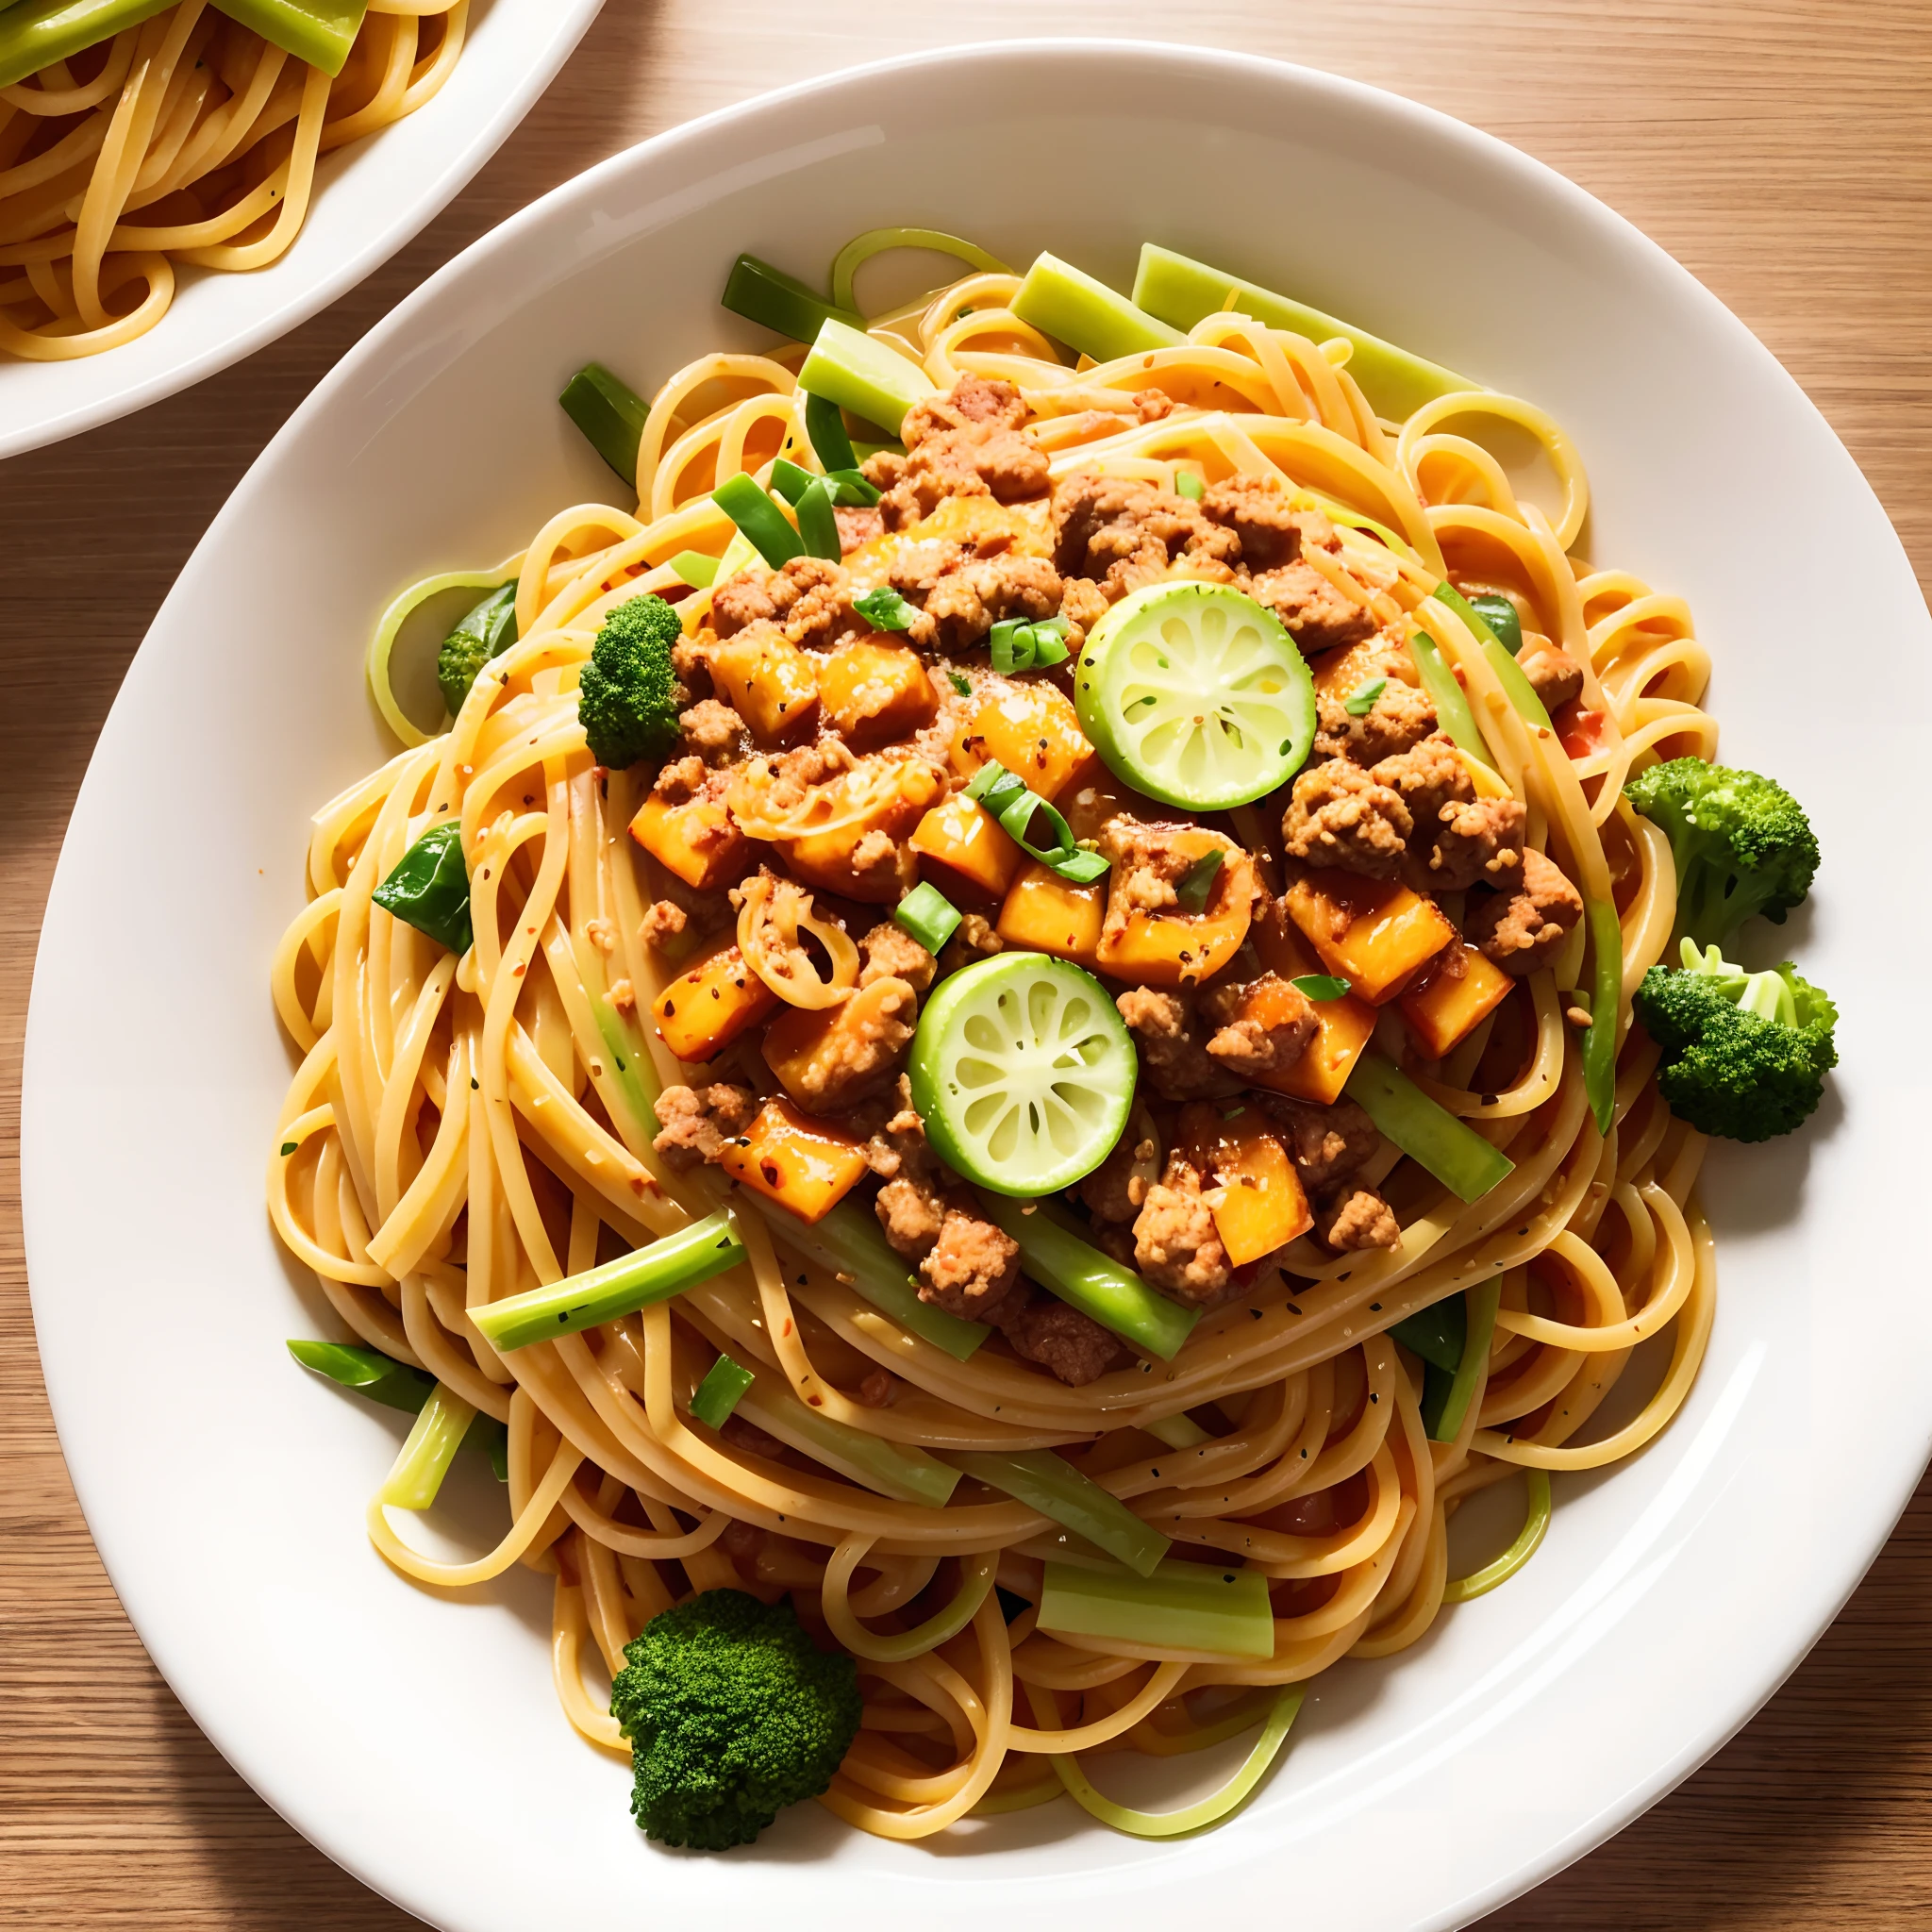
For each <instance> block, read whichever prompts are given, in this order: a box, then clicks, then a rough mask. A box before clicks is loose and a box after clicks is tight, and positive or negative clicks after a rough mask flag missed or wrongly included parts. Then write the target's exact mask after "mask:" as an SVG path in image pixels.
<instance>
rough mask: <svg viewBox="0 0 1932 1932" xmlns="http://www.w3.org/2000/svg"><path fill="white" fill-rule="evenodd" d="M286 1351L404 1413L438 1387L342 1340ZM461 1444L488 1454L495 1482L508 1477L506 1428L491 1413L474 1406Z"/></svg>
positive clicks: (294, 1344)
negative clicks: (473, 1415)
mask: <svg viewBox="0 0 1932 1932" xmlns="http://www.w3.org/2000/svg"><path fill="white" fill-rule="evenodd" d="M289 1353H290V1354H291V1356H293V1357H295V1359H296V1360H297V1361H298V1362H300V1363H301V1364H302V1366H303V1367H304V1368H305V1369H313V1370H314V1371H315V1373H316V1374H318V1375H326V1376H327V1377H328V1378H329V1380H330V1381H331V1382H336V1383H340V1384H341V1387H342V1388H344V1389H353V1390H354V1391H356V1393H357V1394H358V1395H363V1396H367V1397H368V1399H369V1400H370V1401H371V1402H379V1403H381V1404H382V1405H383V1407H385V1408H399V1409H401V1410H402V1411H403V1412H404V1413H405V1414H406V1415H417V1414H420V1413H421V1411H422V1407H423V1405H424V1404H425V1402H427V1401H428V1400H429V1397H430V1394H431V1392H432V1391H434V1390H435V1388H436V1378H435V1377H434V1376H433V1375H425V1374H424V1373H423V1371H422V1370H421V1369H412V1368H411V1367H410V1366H409V1365H408V1362H399V1361H397V1360H396V1359H395V1357H393V1356H387V1355H384V1354H382V1353H381V1352H380V1351H379V1350H377V1349H374V1348H358V1347H356V1346H355V1345H353V1344H352V1343H349V1342H342V1341H291V1342H290V1343H289ZM463 1447H464V1448H465V1449H475V1450H478V1451H480V1452H481V1453H482V1454H483V1455H485V1456H487V1457H489V1458H490V1466H491V1469H493V1470H494V1471H495V1472H496V1479H497V1481H498V1482H508V1480H509V1463H508V1456H509V1431H508V1429H506V1428H505V1427H504V1425H503V1424H501V1423H500V1422H498V1421H497V1420H496V1418H495V1417H494V1416H493V1415H485V1414H484V1413H483V1412H482V1410H481V1409H478V1410H477V1411H476V1420H475V1422H473V1423H472V1424H470V1429H469V1433H468V1434H467V1435H466V1436H465V1437H464V1438H463Z"/></svg>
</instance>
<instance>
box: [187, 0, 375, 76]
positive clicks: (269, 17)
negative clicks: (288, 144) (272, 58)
mask: <svg viewBox="0 0 1932 1932" xmlns="http://www.w3.org/2000/svg"><path fill="white" fill-rule="evenodd" d="M221 10H222V11H223V12H224V13H225V14H227V15H228V16H229V18H230V19H232V20H239V21H240V22H241V23H242V25H243V26H252V27H253V28H254V29H255V31H256V32H257V33H258V34H259V35H260V36H261V37H262V39H263V40H265V41H272V42H274V43H275V45H276V46H277V47H280V48H283V49H284V50H285V51H286V52H288V53H291V54H292V55H294V57H295V58H296V59H298V60H306V61H308V64H309V66H311V67H319V68H321V69H322V71H323V72H324V73H325V74H326V75H331V76H333V75H338V74H340V73H341V71H342V65H343V63H344V62H345V61H346V60H347V59H348V58H349V49H350V48H351V47H353V46H354V45H355V44H356V36H357V34H358V32H359V31H360V29H361V25H362V16H363V15H364V14H365V13H367V12H368V11H369V0H221Z"/></svg>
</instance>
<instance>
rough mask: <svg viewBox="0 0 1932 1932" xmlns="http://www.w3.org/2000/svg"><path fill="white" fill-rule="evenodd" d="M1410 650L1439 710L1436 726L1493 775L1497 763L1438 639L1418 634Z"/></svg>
mask: <svg viewBox="0 0 1932 1932" xmlns="http://www.w3.org/2000/svg"><path fill="white" fill-rule="evenodd" d="M1408 649H1409V655H1410V656H1411V657H1412V658H1414V659H1415V663H1416V669H1417V670H1418V671H1420V672H1421V673H1422V675H1423V689H1424V691H1427V692H1428V694H1429V701H1430V703H1431V704H1433V705H1434V706H1435V708H1436V723H1437V724H1440V725H1441V727H1442V729H1443V730H1444V731H1446V732H1447V733H1448V734H1449V736H1450V738H1451V739H1453V740H1454V741H1455V742H1456V743H1457V744H1458V745H1460V746H1461V748H1462V749H1463V750H1464V751H1466V752H1467V753H1468V754H1469V755H1470V757H1471V758H1480V759H1481V760H1482V761H1483V763H1484V764H1486V765H1488V766H1489V768H1490V769H1491V771H1494V770H1495V768H1496V761H1495V759H1494V758H1491V756H1490V747H1489V744H1488V742H1487V741H1485V740H1484V738H1483V734H1482V732H1481V730H1480V729H1479V728H1478V727H1477V724H1476V722H1475V712H1474V709H1472V708H1471V706H1470V702H1469V698H1468V695H1467V693H1466V692H1465V691H1463V689H1462V686H1461V685H1460V684H1458V683H1457V678H1456V674H1455V672H1453V671H1452V670H1450V668H1449V666H1448V663H1447V661H1446V660H1445V659H1444V658H1443V656H1442V653H1441V649H1440V648H1439V647H1438V645H1437V643H1436V641H1435V639H1434V638H1432V637H1429V636H1427V635H1425V634H1424V632H1422V631H1417V632H1416V634H1415V635H1414V636H1413V637H1412V638H1410V639H1409V641H1408Z"/></svg>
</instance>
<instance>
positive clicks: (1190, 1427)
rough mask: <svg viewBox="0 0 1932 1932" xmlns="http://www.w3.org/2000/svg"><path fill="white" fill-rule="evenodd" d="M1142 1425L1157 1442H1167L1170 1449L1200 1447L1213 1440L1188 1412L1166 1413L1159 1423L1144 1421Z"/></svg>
mask: <svg viewBox="0 0 1932 1932" xmlns="http://www.w3.org/2000/svg"><path fill="white" fill-rule="evenodd" d="M1141 1427H1142V1428H1143V1429H1145V1430H1146V1431H1147V1433H1148V1434H1149V1435H1150V1436H1152V1437H1153V1438H1154V1440H1155V1441H1157V1442H1165V1443H1166V1444H1167V1446H1168V1447H1169V1448H1170V1449H1198V1448H1199V1447H1200V1446H1201V1444H1202V1443H1203V1442H1206V1441H1210V1440H1211V1439H1210V1438H1209V1436H1208V1431H1207V1430H1206V1429H1204V1428H1203V1427H1202V1426H1201V1424H1199V1423H1197V1422H1196V1421H1195V1420H1194V1419H1193V1417H1192V1416H1191V1415H1187V1414H1181V1415H1164V1416H1162V1417H1161V1419H1160V1420H1159V1421H1158V1423H1142V1424H1141Z"/></svg>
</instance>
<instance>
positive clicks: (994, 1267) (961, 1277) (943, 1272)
mask: <svg viewBox="0 0 1932 1932" xmlns="http://www.w3.org/2000/svg"><path fill="white" fill-rule="evenodd" d="M919 1273H920V1275H921V1277H922V1279H921V1282H920V1289H919V1298H920V1300H921V1301H923V1302H930V1303H932V1304H933V1306H934V1307H941V1308H943V1309H945V1311H946V1313H947V1314H949V1315H958V1316H959V1317H961V1319H963V1320H965V1321H968V1322H984V1321H985V1320H987V1318H988V1314H989V1311H991V1310H992V1309H995V1308H997V1307H999V1305H1000V1304H1001V1303H1002V1302H1003V1301H1005V1300H1006V1298H1007V1295H1008V1291H1010V1290H1011V1288H1012V1286H1013V1284H1014V1283H1015V1282H1016V1281H1018V1280H1019V1278H1020V1244H1019V1242H1018V1241H1014V1240H1013V1238H1012V1237H1011V1236H1010V1235H1008V1234H1005V1233H1002V1232H1001V1230H1000V1229H998V1228H996V1227H995V1226H994V1225H993V1224H992V1223H991V1222H990V1221H982V1220H981V1219H980V1218H979V1216H978V1215H976V1214H974V1213H971V1212H969V1211H967V1210H966V1209H964V1208H959V1207H956V1206H954V1205H952V1204H951V1203H948V1205H947V1208H946V1214H945V1218H944V1220H943V1221H942V1222H941V1225H940V1231H939V1239H938V1240H937V1241H934V1243H933V1245H932V1248H931V1250H930V1252H929V1253H928V1254H927V1255H926V1257H925V1258H924V1260H923V1261H922V1262H920V1264H919Z"/></svg>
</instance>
